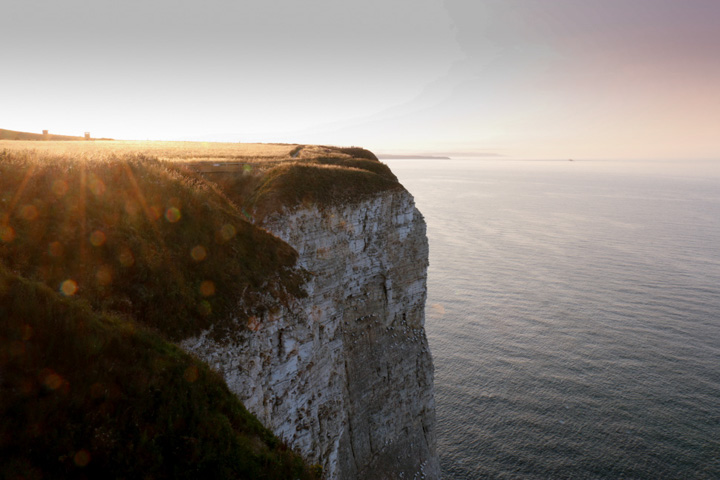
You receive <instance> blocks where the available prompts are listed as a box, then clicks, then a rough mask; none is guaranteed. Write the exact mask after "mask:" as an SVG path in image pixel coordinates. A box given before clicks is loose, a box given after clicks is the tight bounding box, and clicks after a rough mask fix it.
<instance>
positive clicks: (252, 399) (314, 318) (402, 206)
mask: <svg viewBox="0 0 720 480" xmlns="http://www.w3.org/2000/svg"><path fill="white" fill-rule="evenodd" d="M263 226H264V227H265V228H267V229H268V230H269V231H271V232H272V233H274V234H275V235H277V236H278V237H280V238H281V239H283V240H285V241H286V242H288V243H289V244H290V245H292V246H293V247H294V248H295V249H297V251H298V252H299V254H300V260H299V262H300V266H301V267H303V268H305V269H306V270H308V271H309V272H310V273H311V277H310V279H309V280H308V283H307V286H306V288H307V291H308V297H307V298H303V299H298V300H294V301H292V302H291V305H290V307H288V308H285V309H282V310H278V311H276V312H274V313H273V314H269V315H268V318H264V319H261V321H260V322H258V323H257V324H254V323H253V324H252V325H251V326H252V327H253V329H251V330H248V331H247V332H244V333H243V334H242V336H243V338H241V339H240V341H238V342H237V343H234V344H233V343H230V342H227V343H226V344H219V343H216V342H214V341H212V340H210V339H209V338H208V337H200V338H194V339H189V340H186V341H184V342H183V346H184V347H185V348H186V349H188V350H191V351H193V352H194V353H196V354H198V355H199V356H200V357H202V358H203V359H204V360H206V361H207V362H208V363H210V364H211V365H212V366H213V367H215V368H216V369H218V370H219V371H221V372H222V373H223V375H224V376H225V378H226V380H227V383H228V385H229V386H230V388H231V390H233V391H234V392H235V393H236V394H237V395H238V396H239V397H240V399H241V400H242V401H243V403H244V404H245V406H246V407H247V408H248V409H249V410H250V411H252V412H253V413H254V414H255V415H256V416H257V417H258V418H259V419H260V420H261V421H262V422H263V423H264V424H265V425H266V426H268V427H269V428H270V429H272V430H273V431H274V432H275V433H276V434H277V435H278V436H280V437H281V438H284V439H285V440H286V441H287V442H288V443H289V444H290V445H291V446H292V447H293V448H294V449H296V450H298V451H299V452H301V453H302V454H303V455H304V456H305V457H306V458H307V459H308V460H309V461H310V463H319V464H321V465H322V466H323V468H324V471H325V475H326V478H331V479H332V478H339V479H353V478H358V479H360V478H362V479H366V478H373V479H384V478H399V477H402V478H414V477H415V478H419V477H424V478H437V477H439V465H438V460H437V455H436V451H435V433H434V432H435V405H434V399H433V366H432V359H431V356H430V352H429V350H428V345H427V339H426V337H425V330H424V308H425V298H426V274H427V262H428V245H427V237H426V235H425V223H424V221H423V218H422V216H421V215H420V213H419V212H418V211H417V209H416V208H415V205H414V202H413V199H412V196H411V195H410V194H409V193H407V192H406V191H404V190H395V191H389V192H384V193H381V194H379V195H377V196H375V197H373V198H371V199H369V200H365V201H362V202H360V203H356V204H347V205H342V206H337V207H323V208H318V207H314V206H311V207H306V208H301V209H297V210H295V211H292V212H284V213H282V214H279V215H275V216H273V217H270V218H268V219H266V221H265V222H264V224H263Z"/></svg>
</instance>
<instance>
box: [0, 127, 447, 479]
mask: <svg viewBox="0 0 720 480" xmlns="http://www.w3.org/2000/svg"><path fill="white" fill-rule="evenodd" d="M0 187H1V188H0V274H1V275H0V296H2V299H0V313H1V314H2V315H4V316H6V317H8V319H9V320H8V321H7V322H0V393H2V395H0V417H2V418H5V419H9V418H12V419H14V420H13V422H14V423H13V422H5V423H7V425H5V424H3V428H0V457H2V461H1V462H0V466H1V467H2V468H0V476H2V475H1V474H7V475H9V476H17V475H20V474H22V475H25V476H27V475H29V473H28V472H35V473H36V474H37V475H44V476H47V477H51V478H52V477H58V478H62V477H66V476H77V475H85V476H89V477H93V474H91V471H92V472H104V474H110V475H111V476H113V475H114V476H118V477H125V476H134V475H135V474H134V473H133V472H135V470H133V469H134V468H139V469H141V470H143V471H146V472H157V478H164V477H173V476H174V477H177V476H178V475H179V474H176V473H173V472H182V473H183V474H184V475H185V476H188V477H190V478H193V476H194V475H195V474H197V473H198V472H201V471H203V472H209V471H216V470H217V471H218V472H220V471H222V472H225V473H222V474H221V473H218V474H217V475H214V478H225V477H227V478H236V477H238V476H240V477H241V478H255V477H258V476H260V477H262V478H292V479H295V478H317V477H318V476H322V477H323V478H326V479H367V478H372V479H384V478H437V477H438V476H439V467H438V460H437V455H436V446H435V443H436V442H435V433H434V432H435V408H434V399H433V367H432V359H431V356H430V352H429V350H428V346H427V339H426V336H425V330H424V306H425V299H426V272H427V264H428V244H427V238H426V236H425V223H424V221H423V218H422V215H421V214H420V213H419V212H418V211H417V209H416V208H415V204H414V201H413V198H412V196H411V195H410V193H408V192H407V191H406V190H405V189H404V188H403V187H402V185H400V183H399V182H398V181H397V178H396V177H395V176H394V175H393V174H392V172H391V171H390V169H389V168H388V167H387V166H386V165H384V164H383V163H381V162H380V161H378V160H377V158H376V157H375V156H374V155H373V154H372V153H370V152H368V151H366V150H363V149H360V148H354V147H352V148H338V147H324V146H306V145H286V144H273V145H260V144H205V143H203V144H198V143H191V142H117V141H107V142H86V141H80V142H73V141H64V142H53V141H43V142H31V141H27V142H25V141H21V140H18V141H7V140H0ZM39 298H41V299H44V300H43V301H42V302H38V299H39ZM36 307H37V308H36ZM41 307H42V308H41ZM31 314H32V318H30V315H31ZM2 315H0V316H2ZM3 318H4V317H3ZM10 320H12V321H10ZM60 320H61V321H60ZM63 322H66V323H63ZM60 326H62V329H60V330H58V329H59V328H60ZM89 328H90V329H92V331H93V332H96V333H97V334H95V333H94V334H93V335H95V336H88V335H83V334H82V333H80V332H85V331H87V330H88V329H89ZM56 330H57V332H59V333H57V332H56ZM120 338H121V339H124V340H123V341H120V340H118V339H120ZM135 338H138V339H147V340H142V341H140V340H138V341H135V340H133V341H132V342H130V340H128V339H135ZM81 340H82V341H81ZM133 342H134V343H133ZM173 344H174V345H173ZM176 345H179V346H181V347H182V348H184V349H185V350H187V351H189V352H191V353H194V354H195V357H191V356H188V355H186V354H185V353H182V352H181V351H180V350H179V349H177V348H176ZM100 365H107V367H106V368H105V367H103V368H100V367H99V366H100ZM208 366H209V367H210V368H208ZM171 367H172V368H171ZM223 381H224V382H225V384H226V385H223ZM226 386H227V387H229V391H228V389H227V388H225V387H226ZM230 391H231V392H232V394H231V393H230ZM213 392H214V393H213ZM218 392H220V393H218ZM233 394H234V395H233ZM76 407H77V408H76ZM221 407H222V408H221ZM245 408H247V410H248V411H249V412H247V411H246V410H245ZM68 412H71V413H72V415H69V414H68ZM257 419H259V420H260V422H262V424H263V425H264V426H265V427H267V428H269V429H270V430H271V431H272V433H270V432H269V431H266V430H264V429H263V428H261V426H260V423H258V422H257ZM220 427H222V428H220ZM277 437H279V440H278V438H277ZM217 445H224V446H223V447H222V448H220V447H217ZM286 445H287V446H290V447H291V449H292V451H294V452H298V453H300V454H301V455H302V457H303V458H304V460H305V462H303V461H300V459H299V457H297V455H295V454H294V453H292V452H291V451H290V450H288V449H287V447H286ZM118 458H121V459H122V460H123V461H122V462H118V460H117V459H118ZM58 459H61V461H58ZM134 459H136V460H137V459H140V460H142V462H138V461H135V460H134ZM168 465H174V470H173V469H168ZM218 466H222V468H221V469H220V470H218ZM320 467H322V468H320ZM213 469H214V470H213ZM241 471H244V472H250V471H255V472H258V473H256V474H252V475H249V474H247V473H245V474H240V473H239V472H241ZM33 475H34V474H33ZM37 475H36V476H37ZM243 475H244V476H243Z"/></svg>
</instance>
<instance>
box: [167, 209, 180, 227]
mask: <svg viewBox="0 0 720 480" xmlns="http://www.w3.org/2000/svg"><path fill="white" fill-rule="evenodd" d="M180 217H181V215H180V209H179V208H175V207H170V208H168V209H167V210H165V220H167V221H168V222H170V223H175V222H177V221H178V220H180Z"/></svg>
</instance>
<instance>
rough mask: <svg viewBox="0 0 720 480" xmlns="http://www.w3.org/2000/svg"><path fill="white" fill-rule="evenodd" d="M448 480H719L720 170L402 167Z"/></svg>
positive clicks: (422, 163)
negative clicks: (418, 251) (423, 228)
mask: <svg viewBox="0 0 720 480" xmlns="http://www.w3.org/2000/svg"><path fill="white" fill-rule="evenodd" d="M387 163H388V164H389V165H390V166H391V168H392V170H393V172H395V173H396V175H397V176H398V178H399V179H400V181H401V182H402V183H403V184H404V185H405V187H406V188H407V189H408V190H409V191H410V192H411V193H412V194H413V195H414V196H415V199H416V202H417V206H418V208H419V209H420V211H421V212H422V213H423V214H424V215H425V218H426V221H427V225H428V237H429V239H430V270H429V279H428V289H429V294H428V302H427V321H426V327H427V332H428V337H429V341H430V347H431V350H432V353H433V356H434V361H435V368H436V371H435V387H436V401H437V414H438V450H439V453H440V459H441V465H442V471H443V476H444V478H446V479H479V478H523V479H533V478H537V479H550V478H552V479H558V478H572V479H584V478H591V479H595V478H597V479H603V478H606V479H615V478H635V479H662V478H667V479H670V478H672V479H683V478H693V479H702V478H707V479H711V478H720V171H718V169H717V167H714V166H713V164H711V163H705V164H703V163H693V164H690V163H670V162H639V161H633V162H609V161H606V162H603V161H594V162H593V161H574V162H568V161H562V162H560V161H556V162H550V161H511V160H475V161H469V160H466V161H455V160H452V161H442V160H435V161H432V160H393V161H388V162H387Z"/></svg>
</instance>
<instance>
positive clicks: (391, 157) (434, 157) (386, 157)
mask: <svg viewBox="0 0 720 480" xmlns="http://www.w3.org/2000/svg"><path fill="white" fill-rule="evenodd" d="M377 157H378V158H379V159H380V160H450V157H440V156H437V155H390V154H384V153H380V154H378V156H377Z"/></svg>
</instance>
